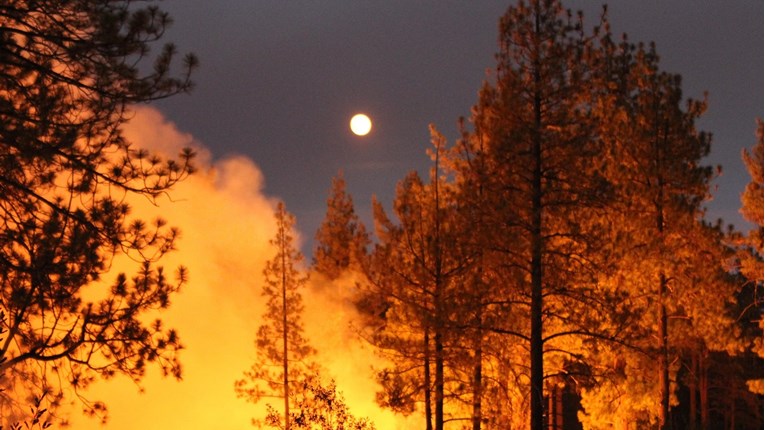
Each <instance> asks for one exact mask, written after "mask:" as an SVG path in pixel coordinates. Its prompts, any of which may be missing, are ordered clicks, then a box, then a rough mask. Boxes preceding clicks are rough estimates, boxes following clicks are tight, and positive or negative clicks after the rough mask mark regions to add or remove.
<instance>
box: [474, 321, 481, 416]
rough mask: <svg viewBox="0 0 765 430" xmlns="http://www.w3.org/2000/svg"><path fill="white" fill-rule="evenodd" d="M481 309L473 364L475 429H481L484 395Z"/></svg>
mask: <svg viewBox="0 0 765 430" xmlns="http://www.w3.org/2000/svg"><path fill="white" fill-rule="evenodd" d="M480 312H481V311H480V310H479V311H478V318H477V319H478V327H479V329H478V335H477V339H476V342H475V350H474V352H475V362H474V364H473V430H481V420H482V418H483V417H482V416H481V415H482V411H481V397H482V396H483V386H482V385H483V381H482V379H483V368H482V365H483V348H482V344H483V339H482V337H483V336H482V333H481V329H480V327H481V316H480V315H481V313H480Z"/></svg>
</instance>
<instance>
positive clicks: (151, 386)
mask: <svg viewBox="0 0 765 430" xmlns="http://www.w3.org/2000/svg"><path fill="white" fill-rule="evenodd" d="M125 134H126V136H127V137H128V138H129V139H130V140H131V141H132V142H134V143H136V144H138V145H139V146H141V147H144V148H147V149H149V150H152V151H159V152H161V153H164V154H170V155H175V154H177V153H178V152H179V151H180V149H181V148H183V147H186V146H190V147H192V148H194V149H195V151H196V152H197V153H198V158H197V160H196V164H197V167H198V168H199V170H198V172H197V173H195V174H194V175H192V176H191V177H190V178H188V179H187V180H185V181H184V182H182V183H181V184H180V185H179V186H178V187H177V188H176V189H174V191H173V192H172V194H171V196H170V197H167V198H163V199H161V200H160V201H159V202H158V205H154V204H152V203H151V202H148V201H146V200H145V199H136V201H134V202H132V204H133V207H134V213H135V214H136V216H139V217H141V218H144V219H146V220H149V221H150V220H152V219H154V218H156V217H157V216H161V217H162V218H164V219H166V220H168V221H169V224H170V225H172V226H176V227H179V228H180V229H181V238H180V240H179V242H178V250H177V251H175V252H173V253H171V254H170V255H168V256H166V257H165V258H164V259H163V260H162V261H161V265H162V266H164V267H165V269H166V270H168V271H170V269H173V270H174V269H175V268H176V267H177V266H178V265H181V264H182V265H184V266H186V267H188V268H189V273H190V280H189V282H188V284H186V285H185V286H184V288H183V290H182V291H181V292H180V293H179V294H178V295H176V296H175V297H174V299H173V303H172V305H171V307H170V309H169V310H167V311H165V312H163V313H162V314H161V315H160V316H161V318H162V319H163V321H164V322H165V326H166V327H173V328H176V329H177V330H178V332H179V334H180V336H181V341H182V343H183V344H184V346H185V349H184V350H183V351H182V352H181V353H182V355H181V361H182V363H183V367H184V376H183V380H182V381H176V380H174V379H172V378H163V377H161V375H160V372H159V371H158V370H157V369H153V368H152V369H150V371H149V372H148V373H147V375H146V378H145V379H144V380H143V381H142V383H141V385H140V387H139V386H136V385H135V384H134V383H133V382H131V381H129V380H128V379H127V378H124V377H116V378H114V379H111V380H108V381H98V382H96V383H94V384H93V385H92V386H91V387H90V388H89V389H88V390H87V391H86V392H84V393H81V394H83V395H84V396H85V397H87V398H88V399H91V400H103V401H104V402H106V404H107V406H108V408H109V421H108V423H107V425H106V426H105V427H104V426H102V425H101V424H100V423H99V420H98V419H93V418H88V417H84V416H82V414H80V413H79V409H80V407H81V406H80V405H79V404H78V403H77V402H76V401H75V402H74V403H73V407H74V409H75V411H74V412H73V413H72V414H71V415H70V417H69V419H70V423H71V425H72V428H76V429H104V428H105V429H109V430H112V429H113V430H121V429H126V430H127V429H136V428H146V429H170V428H183V429H189V430H195V429H204V430H209V429H221V430H224V429H251V428H253V427H252V425H251V419H252V418H254V417H259V414H260V413H261V412H260V411H261V410H262V409H261V408H258V407H256V406H255V405H253V404H251V403H248V402H246V401H245V400H243V399H238V398H237V397H236V395H235V393H234V389H233V386H234V381H235V380H237V379H239V378H241V377H242V373H243V372H244V371H245V370H246V369H248V368H249V367H250V365H251V364H252V362H253V360H254V357H255V346H254V338H255V331H256V329H257V327H258V326H259V324H260V322H259V316H260V315H261V314H262V312H263V307H262V304H261V301H262V300H261V296H260V291H261V284H262V279H263V278H262V271H263V267H264V265H265V261H266V260H268V259H270V258H271V257H272V256H273V254H274V252H273V250H272V249H271V246H270V245H269V243H268V242H269V239H271V238H272V237H273V235H274V233H275V221H274V219H273V211H274V208H275V205H276V201H277V200H276V199H275V198H273V197H269V196H267V195H265V194H264V192H263V185H264V178H263V175H262V174H261V172H260V170H259V169H258V167H257V166H256V165H255V163H253V161H251V160H249V159H247V158H245V157H228V158H225V159H222V160H218V161H212V157H211V155H210V153H209V151H208V150H207V149H206V148H205V147H204V146H203V145H202V144H201V143H199V142H197V141H195V140H194V138H193V136H191V135H189V134H187V133H183V132H181V131H179V130H178V129H177V128H176V127H175V126H174V125H173V124H172V123H170V122H168V121H167V120H166V119H165V118H164V117H163V116H162V115H161V113H160V112H158V111H157V110H155V109H152V108H148V107H141V108H139V109H137V110H136V111H135V116H134V118H133V119H132V120H131V121H130V122H129V124H127V126H126V127H125ZM287 209H288V210H289V207H288V208H287ZM295 233H296V235H297V236H299V234H297V232H295ZM298 245H299V239H298ZM134 266H135V264H133V265H132V266H131V265H125V263H124V262H117V263H115V268H114V269H115V270H114V273H110V274H109V275H108V276H106V280H112V279H113V278H114V276H116V272H117V271H118V270H123V271H126V272H127V273H128V274H130V273H132V272H134V271H135V269H136V267H134ZM352 277H353V275H352V274H349V275H348V276H347V277H345V278H342V279H340V280H338V281H335V282H333V283H329V282H327V281H324V280H321V279H319V278H318V277H314V279H313V280H312V281H311V282H310V285H309V287H308V288H306V291H305V292H304V303H305V305H306V309H305V315H304V323H305V324H304V325H305V328H306V335H307V337H308V338H309V340H310V342H311V344H312V346H313V347H314V348H316V349H317V350H318V357H317V359H318V361H319V362H320V364H321V365H322V367H323V368H324V369H325V373H326V374H325V375H324V376H325V377H331V378H334V379H335V380H336V382H337V386H338V390H339V391H342V393H343V395H344V397H345V398H346V401H347V403H348V405H349V406H350V408H351V412H352V413H353V414H354V415H356V416H358V417H369V418H370V419H372V420H373V421H374V422H375V424H376V425H377V428H378V429H395V428H404V426H405V422H406V420H404V419H402V418H400V417H396V416H394V415H393V414H391V413H390V412H388V411H383V410H381V409H380V408H379V407H377V405H376V404H375V402H374V395H375V391H376V385H375V382H374V379H373V373H372V371H371V368H372V366H373V365H374V364H375V363H379V358H378V357H376V356H375V354H374V352H373V351H372V349H371V347H370V346H368V345H365V344H364V343H363V341H360V340H358V338H357V337H356V335H355V333H354V330H353V329H352V328H351V327H350V323H351V321H352V320H353V308H352V307H351V306H350V303H349V300H348V298H349V293H350V288H352V286H353V285H354V283H353V282H354V281H353V279H352ZM276 404H278V400H277V401H276Z"/></svg>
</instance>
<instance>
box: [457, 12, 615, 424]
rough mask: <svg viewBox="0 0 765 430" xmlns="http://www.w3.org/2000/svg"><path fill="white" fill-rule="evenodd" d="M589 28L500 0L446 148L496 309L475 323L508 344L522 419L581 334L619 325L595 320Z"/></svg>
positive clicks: (601, 333) (535, 411) (609, 334)
mask: <svg viewBox="0 0 765 430" xmlns="http://www.w3.org/2000/svg"><path fill="white" fill-rule="evenodd" d="M593 39H594V38H592V37H589V36H586V35H584V34H583V31H582V27H581V20H577V19H575V18H573V17H572V16H571V15H570V13H568V12H567V11H564V10H563V8H562V6H561V4H560V3H559V2H557V1H545V0H539V1H532V2H530V4H527V3H526V2H520V3H519V4H518V5H517V6H514V7H511V8H510V9H509V10H508V11H507V13H506V14H505V16H504V17H503V18H502V19H501V22H500V52H499V53H498V55H497V60H498V64H497V68H496V72H495V78H496V81H495V82H494V83H493V84H489V83H487V84H485V85H484V87H483V88H482V90H481V92H480V96H479V102H478V104H477V105H476V106H475V108H474V110H473V115H472V118H471V119H472V123H473V127H474V130H473V131H472V132H470V133H467V132H466V133H465V136H464V138H463V139H462V141H461V142H460V144H459V146H458V148H457V149H456V151H455V154H456V158H457V159H456V160H455V161H454V165H455V169H456V172H457V176H458V182H459V184H460V187H461V189H462V191H461V194H460V198H461V200H462V201H464V202H465V204H467V205H470V206H471V207H472V208H473V209H472V212H473V215H472V217H473V218H474V219H475V220H476V221H477V225H476V227H477V228H476V229H475V230H474V234H475V235H478V236H480V238H481V242H482V245H481V246H482V248H483V249H484V250H485V254H486V255H485V258H487V259H488V260H489V261H492V262H493V263H492V265H491V267H490V268H487V269H486V270H487V271H490V272H493V273H494V276H493V279H492V282H494V283H496V285H493V286H492V287H491V290H492V291H496V293H495V295H494V298H493V301H494V303H493V304H492V306H491V310H492V312H494V313H498V314H499V315H501V316H499V317H497V318H496V319H495V320H494V321H493V322H492V323H491V324H486V323H484V324H483V325H484V326H485V329H486V330H487V331H491V332H493V333H495V334H502V335H504V336H505V339H506V342H507V343H508V344H510V345H511V346H509V347H508V348H509V350H506V351H504V353H505V354H507V355H505V356H504V357H502V360H503V361H504V363H505V365H506V366H508V367H510V368H511V369H512V372H514V373H516V374H518V375H522V377H519V378H518V379H517V380H518V381H522V382H519V383H518V384H517V389H519V390H521V391H523V392H524V397H525V399H526V401H525V407H520V405H519V407H518V410H522V409H526V410H529V412H530V413H529V416H528V420H529V421H530V425H531V428H532V429H541V428H542V427H543V425H544V422H545V418H544V409H545V408H544V400H545V389H544V381H545V379H546V378H547V379H548V380H551V378H552V377H553V376H554V375H556V374H560V375H563V374H565V373H566V372H567V370H566V368H567V365H568V363H571V362H577V361H578V360H579V355H580V352H581V350H582V348H583V339H593V338H606V339H611V338H613V337H614V336H616V335H618V332H619V327H618V326H613V325H611V326H609V325H607V324H606V323H607V322H608V319H607V318H606V316H607V315H609V314H610V313H611V312H612V311H613V310H612V309H611V307H614V306H615V305H616V304H618V302H617V301H610V299H611V297H610V296H608V294H610V293H609V292H608V291H601V290H598V289H597V284H596V277H595V273H597V269H598V265H599V259H602V257H601V253H600V252H599V250H600V248H601V247H603V246H605V244H604V243H603V241H602V240H600V239H599V238H600V236H601V233H602V230H603V228H604V227H603V220H604V218H603V217H602V215H603V209H602V208H603V207H604V206H605V203H606V201H607V198H608V191H609V185H608V183H607V182H606V181H605V180H604V178H603V176H602V172H601V171H600V170H601V169H602V166H601V163H602V162H603V160H602V146H601V142H600V141H599V139H597V137H596V135H595V129H594V123H593V120H592V118H591V114H590V109H591V103H592V98H593V96H594V94H595V90H596V89H595V88H594V87H593V86H592V85H591V78H592V75H593V74H594V68H595V66H593V65H592V62H593V56H594V55H595V54H596V47H595V46H594V45H593ZM529 421H527V423H526V424H525V425H528V423H529ZM509 424H510V423H505V424H504V425H509ZM512 425H513V426H521V424H519V423H516V422H513V423H512Z"/></svg>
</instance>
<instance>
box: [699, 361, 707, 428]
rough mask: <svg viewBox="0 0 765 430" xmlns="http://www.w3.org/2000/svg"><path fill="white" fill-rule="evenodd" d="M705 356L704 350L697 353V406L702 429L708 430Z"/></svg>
mask: <svg viewBox="0 0 765 430" xmlns="http://www.w3.org/2000/svg"><path fill="white" fill-rule="evenodd" d="M706 358H707V357H706V350H702V351H701V354H699V400H700V405H699V406H700V408H701V428H702V430H709V374H708V368H707V362H706V361H707V360H706Z"/></svg>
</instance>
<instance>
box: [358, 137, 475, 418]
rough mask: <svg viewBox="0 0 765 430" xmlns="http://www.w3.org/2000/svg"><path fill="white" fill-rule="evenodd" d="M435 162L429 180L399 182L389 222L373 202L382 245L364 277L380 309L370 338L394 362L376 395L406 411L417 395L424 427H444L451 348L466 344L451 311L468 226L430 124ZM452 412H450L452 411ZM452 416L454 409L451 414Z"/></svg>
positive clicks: (452, 380) (451, 397) (450, 396)
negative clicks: (445, 173) (444, 171)
mask: <svg viewBox="0 0 765 430" xmlns="http://www.w3.org/2000/svg"><path fill="white" fill-rule="evenodd" d="M432 142H433V145H434V150H433V151H432V157H433V159H434V167H433V169H432V170H431V174H430V181H429V183H423V181H422V180H421V178H420V177H419V175H418V174H417V173H410V174H409V175H408V176H407V177H406V178H405V179H404V180H403V181H401V182H400V183H399V186H398V191H397V194H396V199H395V201H394V211H395V214H396V217H397V218H398V221H399V224H394V223H393V222H391V221H390V220H389V219H388V217H387V216H386V215H385V214H384V212H383V210H382V208H381V206H379V204H376V205H375V208H376V210H375V222H376V223H377V225H378V226H379V227H378V230H381V229H382V230H383V231H382V232H381V233H380V234H378V236H379V244H378V246H377V247H376V249H375V252H374V254H373V257H372V260H373V264H372V265H371V266H372V270H371V271H370V275H369V278H370V279H371V280H372V282H373V283H374V284H375V287H376V288H377V290H376V291H375V293H374V294H381V295H382V296H383V300H384V302H385V309H384V310H383V312H382V313H381V315H378V316H379V317H380V321H378V323H379V324H381V325H382V326H383V327H379V326H377V327H376V329H377V330H376V331H375V332H374V333H372V334H371V335H370V340H371V341H372V342H373V343H374V344H375V345H376V346H378V347H379V348H381V349H382V350H383V351H385V353H386V354H389V355H390V356H391V358H392V360H393V362H394V365H393V366H392V367H391V368H387V369H385V370H383V371H382V372H381V373H380V375H379V376H380V382H381V383H382V385H383V392H382V393H381V395H380V397H379V399H380V400H381V402H382V403H383V404H384V405H386V406H388V407H391V408H393V409H394V410H399V411H404V412H409V411H412V410H413V409H414V407H415V403H419V402H422V404H423V407H424V413H425V419H426V428H427V429H433V428H434V429H436V430H441V429H443V428H444V422H445V420H446V419H447V418H449V417H450V413H449V412H448V411H447V410H446V408H445V405H446V404H447V403H448V402H449V401H455V400H457V399H456V396H458V395H459V393H458V391H459V389H458V388H457V386H458V385H459V381H457V375H456V374H455V373H454V372H455V369H454V365H455V360H454V354H455V352H456V348H457V347H458V346H459V347H460V348H464V347H463V346H461V345H462V342H461V341H462V340H463V339H462V338H461V333H460V331H459V330H457V327H456V318H457V315H459V314H460V313H461V312H462V311H463V310H464V308H463V307H462V306H461V303H460V300H461V299H460V296H459V292H460V290H459V289H458V282H459V280H460V279H461V278H462V275H463V274H464V273H465V272H466V270H467V267H468V266H469V265H470V263H471V258H470V253H469V249H468V248H467V246H466V244H467V243H466V241H464V240H460V236H461V235H463V234H465V233H466V232H465V231H464V230H462V229H461V225H460V224H459V223H458V222H457V221H458V220H457V216H456V209H457V200H456V199H455V195H454V190H453V187H452V186H450V185H449V184H448V182H447V181H446V180H445V178H444V177H443V176H442V171H441V170H440V169H441V167H440V164H439V163H440V158H441V157H442V156H443V154H442V152H443V150H444V138H443V136H441V135H440V134H438V133H437V132H435V130H432ZM454 412H455V411H452V414H453V413H454ZM452 417H453V416H452Z"/></svg>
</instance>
